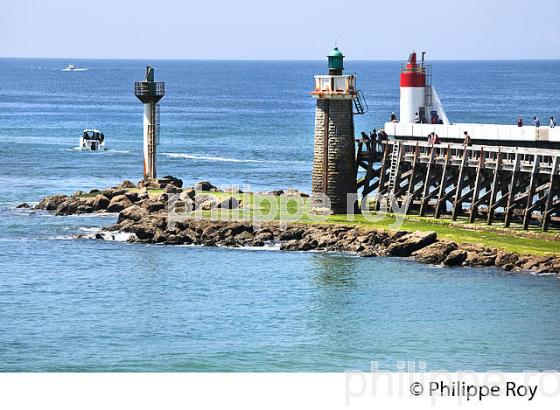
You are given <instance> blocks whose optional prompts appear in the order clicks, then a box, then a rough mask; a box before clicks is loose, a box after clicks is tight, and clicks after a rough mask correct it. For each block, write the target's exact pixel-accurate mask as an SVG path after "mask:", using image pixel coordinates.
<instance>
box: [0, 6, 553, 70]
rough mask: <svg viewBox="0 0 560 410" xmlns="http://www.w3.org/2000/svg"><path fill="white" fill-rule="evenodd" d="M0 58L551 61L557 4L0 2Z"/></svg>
mask: <svg viewBox="0 0 560 410" xmlns="http://www.w3.org/2000/svg"><path fill="white" fill-rule="evenodd" d="M0 6H1V8H0V57H46V58H69V57H71V58H138V59H257V60H301V59H303V60H318V59H323V58H324V56H325V54H326V53H327V52H328V51H329V50H330V49H331V48H332V47H333V45H334V44H335V43H336V44H337V45H338V46H339V47H340V49H341V50H343V52H344V54H345V55H346V56H348V57H351V58H352V59H356V60H402V59H403V57H406V56H407V55H408V53H409V52H410V51H411V50H412V49H416V50H427V51H428V55H429V58H430V59H449V60H452V59H458V60H466V59H490V60H494V59H558V58H560V24H559V22H560V20H559V16H560V10H559V9H560V1H559V0H509V1H506V0H461V1H456V0H455V1H454V0H447V1H445V0H430V1H419V0H414V1H413V0H403V1H398V0H384V1H378V0H346V1H344V0H337V1H334V0H277V1H270V0H268V1H267V0H197V1H193V0H151V1H147V0H87V1H83V0H0Z"/></svg>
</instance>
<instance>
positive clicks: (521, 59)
mask: <svg viewBox="0 0 560 410" xmlns="http://www.w3.org/2000/svg"><path fill="white" fill-rule="evenodd" d="M0 59H13V60H34V59H35V60H114V61H126V60H129V61H224V62H227V61H231V62H233V61H247V62H298V61H301V62H316V61H324V60H325V59H311V58H295V59H289V58H286V59H279V58H235V59H233V58H140V57H28V56H25V57H21V56H19V57H14V56H0ZM559 60H560V57H558V58H523V57H522V58H493V59H492V58H467V59H460V58H433V59H428V60H426V61H427V62H429V61H474V62H476V61H559ZM346 61H359V62H362V61H363V62H402V61H405V59H383V58H380V59H363V58H356V59H348V58H347V60H346Z"/></svg>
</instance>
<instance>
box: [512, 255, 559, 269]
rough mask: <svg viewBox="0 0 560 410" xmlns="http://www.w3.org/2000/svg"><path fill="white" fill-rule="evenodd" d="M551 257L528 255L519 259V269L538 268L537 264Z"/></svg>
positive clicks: (547, 260) (545, 261)
mask: <svg viewBox="0 0 560 410" xmlns="http://www.w3.org/2000/svg"><path fill="white" fill-rule="evenodd" d="M551 259H552V256H529V257H527V258H525V259H520V260H519V262H520V263H521V266H520V267H521V269H524V270H533V269H534V268H538V266H539V265H541V264H544V263H547V262H549V261H550V260H551Z"/></svg>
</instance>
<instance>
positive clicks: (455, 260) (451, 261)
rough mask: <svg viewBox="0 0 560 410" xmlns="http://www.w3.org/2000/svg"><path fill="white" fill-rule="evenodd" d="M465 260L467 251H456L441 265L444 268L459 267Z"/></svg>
mask: <svg viewBox="0 0 560 410" xmlns="http://www.w3.org/2000/svg"><path fill="white" fill-rule="evenodd" d="M465 259H467V251H464V250H462V249H457V250H454V251H451V252H450V253H449V255H448V256H447V258H445V260H444V261H443V264H444V265H446V266H461V265H462V264H463V262H464V261H465Z"/></svg>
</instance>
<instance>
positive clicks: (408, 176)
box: [356, 141, 560, 231]
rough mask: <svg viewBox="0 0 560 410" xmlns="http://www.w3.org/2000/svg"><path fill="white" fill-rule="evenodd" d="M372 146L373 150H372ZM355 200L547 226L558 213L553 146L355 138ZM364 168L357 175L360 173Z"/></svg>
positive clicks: (559, 154) (557, 161)
mask: <svg viewBox="0 0 560 410" xmlns="http://www.w3.org/2000/svg"><path fill="white" fill-rule="evenodd" d="M373 148H376V149H373ZM356 162H357V166H358V169H360V168H361V169H362V170H363V171H362V172H359V175H360V178H359V179H358V188H361V189H362V197H364V198H366V197H368V195H370V194H374V197H375V199H376V200H375V202H374V204H375V205H374V206H375V207H376V209H379V208H380V207H382V206H383V200H389V201H393V200H395V201H397V204H399V205H400V206H403V205H404V204H408V206H406V207H405V209H406V213H407V214H416V215H420V216H433V217H434V218H440V217H442V216H443V215H448V216H450V217H451V218H452V219H453V220H456V219H457V218H458V217H459V216H467V217H468V219H469V222H471V223H472V222H475V221H477V220H481V219H484V220H485V221H486V222H487V223H488V224H489V225H491V224H492V223H493V222H494V221H496V220H501V221H503V222H504V225H505V226H506V227H508V226H510V224H511V223H512V222H519V223H521V224H522V226H523V229H528V227H529V226H530V225H535V224H538V225H539V226H540V227H541V228H542V230H544V231H546V230H548V228H549V226H550V224H551V223H554V224H556V223H557V222H558V221H556V218H557V217H558V216H559V213H560V182H559V180H560V178H559V174H560V150H549V149H533V148H522V147H519V148H514V147H504V146H489V145H473V146H468V147H466V146H464V145H461V144H437V145H432V144H429V143H424V142H419V141H387V142H384V143H383V144H382V146H376V147H372V144H370V143H369V142H368V143H362V142H359V143H358V150H357V154H356ZM364 171H365V172H364Z"/></svg>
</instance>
